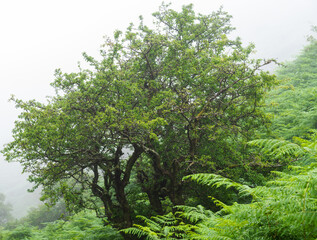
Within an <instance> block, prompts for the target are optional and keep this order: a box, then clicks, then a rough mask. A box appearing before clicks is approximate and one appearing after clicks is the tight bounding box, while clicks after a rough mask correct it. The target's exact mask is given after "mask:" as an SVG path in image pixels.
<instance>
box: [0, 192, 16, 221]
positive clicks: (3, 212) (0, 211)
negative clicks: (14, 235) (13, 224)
mask: <svg viewBox="0 0 317 240" xmlns="http://www.w3.org/2000/svg"><path fill="white" fill-rule="evenodd" d="M11 211H12V206H11V205H10V204H9V203H5V195H4V194H2V193H0V226H3V225H5V224H6V223H7V222H8V221H10V220H12V219H13V217H12V215H11Z"/></svg>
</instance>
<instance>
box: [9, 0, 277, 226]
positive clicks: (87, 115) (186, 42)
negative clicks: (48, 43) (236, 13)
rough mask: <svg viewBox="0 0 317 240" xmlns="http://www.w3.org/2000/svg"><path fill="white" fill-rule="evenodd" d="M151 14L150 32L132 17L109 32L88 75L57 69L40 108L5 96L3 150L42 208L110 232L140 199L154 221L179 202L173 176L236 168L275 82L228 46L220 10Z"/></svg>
mask: <svg viewBox="0 0 317 240" xmlns="http://www.w3.org/2000/svg"><path fill="white" fill-rule="evenodd" d="M153 16H154V17H155V19H156V26H155V28H153V29H151V28H149V27H147V26H145V25H144V24H143V22H142V20H141V22H140V25H139V27H138V28H135V27H134V26H133V25H130V27H129V28H128V29H127V31H126V32H125V33H124V34H123V33H122V32H120V31H117V32H115V34H114V39H113V40H107V42H106V43H105V47H104V49H102V51H101V54H102V57H103V59H102V60H101V61H100V62H98V61H97V60H95V59H93V58H92V57H89V56H88V55H86V54H84V57H85V60H86V61H87V62H88V63H89V64H90V65H91V66H92V67H93V70H83V69H80V71H79V72H78V73H70V74H63V73H62V72H61V71H60V70H58V71H57V72H56V80H55V81H54V83H53V84H52V85H53V86H54V87H55V89H56V92H57V94H56V96H55V97H52V98H50V99H49V102H48V103H46V104H43V103H39V102H37V101H35V100H31V101H22V100H18V99H15V98H13V100H14V101H15V103H16V106H17V107H18V108H19V109H21V111H22V113H21V114H20V116H19V120H18V121H16V123H15V129H14V131H13V137H14V140H13V141H12V142H11V143H9V144H8V145H7V146H6V147H5V149H4V150H3V153H4V155H5V156H6V159H7V160H9V161H11V160H14V161H19V162H20V163H21V164H22V165H23V167H24V171H25V172H29V173H30V178H29V180H30V181H32V182H34V183H35V184H36V186H39V185H42V186H43V193H44V199H45V198H46V199H51V200H53V201H54V200H57V199H58V198H60V197H63V198H64V199H65V201H66V203H67V204H68V205H69V206H71V205H72V206H75V207H79V208H95V209H96V210H99V211H100V210H103V211H104V214H105V215H106V216H107V218H108V221H110V222H111V223H112V224H113V225H114V226H116V227H118V228H125V227H129V226H131V225H132V223H133V219H134V216H135V213H134V205H135V204H137V202H138V200H143V199H144V197H146V198H148V201H149V204H150V207H151V209H152V211H153V212H155V213H164V212H165V210H166V209H165V208H164V206H163V201H164V204H170V205H172V206H173V205H179V204H184V202H185V199H184V196H185V194H186V192H185V189H184V188H185V186H184V184H183V181H182V178H183V176H185V175H188V174H191V173H196V172H206V171H213V172H216V171H219V170H224V169H226V168H227V167H228V166H230V165H231V164H232V163H235V164H237V163H241V162H242V160H243V161H247V160H245V159H243V158H242V157H241V155H239V153H238V152H239V151H240V150H241V151H243V149H244V143H245V141H246V140H247V139H249V138H250V136H251V135H252V132H253V130H254V129H255V128H256V127H258V126H259V125H262V124H263V123H264V122H265V121H266V119H265V116H264V114H263V112H262V111H261V104H262V98H263V95H264V93H265V92H266V91H267V90H268V89H269V88H270V87H271V86H272V85H273V84H274V82H275V77H274V76H272V75H269V74H268V73H266V72H263V71H261V67H262V66H264V65H266V64H269V63H270V62H271V61H264V60H252V59H250V58H249V55H250V53H251V52H252V51H253V46H248V47H246V48H244V47H243V46H242V43H241V41H240V40H239V39H236V40H230V39H229V38H228V36H227V34H229V33H230V32H231V31H232V29H233V28H232V27H231V26H230V16H229V15H228V14H227V13H225V12H223V11H222V10H219V11H217V12H215V13H213V14H211V15H201V14H198V15H197V14H195V12H194V11H193V9H192V5H188V6H184V7H183V9H182V11H181V12H176V11H174V10H171V9H170V8H168V6H164V5H163V6H162V7H161V9H160V11H159V12H157V13H154V14H153ZM242 164H243V163H242ZM238 165H239V164H238ZM131 176H133V178H132V177H131ZM132 180H133V184H135V185H136V186H137V187H138V192H137V191H134V193H135V195H134V196H133V199H134V200H133V201H132V200H131V199H132V197H131V195H129V193H131V192H130V191H128V190H129V189H131V188H132V187H134V186H131V184H130V182H131V181H132Z"/></svg>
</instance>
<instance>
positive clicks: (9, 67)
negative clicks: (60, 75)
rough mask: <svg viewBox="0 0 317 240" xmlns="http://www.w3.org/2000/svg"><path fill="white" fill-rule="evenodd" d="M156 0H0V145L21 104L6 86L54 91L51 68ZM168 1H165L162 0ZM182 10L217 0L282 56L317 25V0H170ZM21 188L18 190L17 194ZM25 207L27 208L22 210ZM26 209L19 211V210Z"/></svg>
mask: <svg viewBox="0 0 317 240" xmlns="http://www.w3.org/2000/svg"><path fill="white" fill-rule="evenodd" d="M161 2H162V1H159V0H134V1H131V0H115V1H106V0H89V1H88V0H85V1H84V0H63V1H62V0H54V1H53V0H28V1H25V0H10V1H9V0H7V1H5V0H3V1H0V31H1V33H0V34H1V35H0V36H1V37H0V70H1V74H0V84H1V87H0V116H1V118H0V126H1V127H0V136H1V137H0V145H1V146H2V145H3V144H5V143H7V142H8V141H10V140H11V130H12V128H13V126H14V121H15V120H16V119H17V115H18V112H17V110H16V109H15V108H14V104H13V103H10V102H8V99H9V98H10V95H11V94H14V95H15V96H17V97H18V98H22V99H24V100H27V99H33V98H34V99H37V100H41V101H43V100H44V99H45V96H47V95H52V94H54V91H53V89H52V88H51V87H50V85H49V84H50V83H51V82H52V81H53V80H54V75H53V74H54V70H55V69H56V68H61V69H62V71H64V72H71V71H76V70H77V63H78V61H82V57H81V54H82V52H87V53H88V54H89V55H92V56H98V50H99V47H100V45H101V44H102V43H103V36H105V35H107V36H112V33H113V31H114V30H116V29H120V30H124V29H125V28H126V27H127V26H128V24H129V23H130V22H135V23H137V21H138V16H139V15H143V16H144V19H145V22H151V21H152V18H151V13H153V12H155V11H157V10H158V7H159V5H160V4H161ZM166 2H168V1H166ZM170 2H171V3H172V8H174V9H177V10H179V9H180V7H181V6H182V5H184V4H189V3H193V4H194V9H195V10H196V11H197V12H200V13H204V14H208V13H211V12H212V11H216V10H217V9H218V8H219V7H220V6H221V5H223V7H224V10H225V11H227V12H229V14H231V15H232V16H233V19H232V25H233V26H234V27H236V28H237V30H236V31H235V33H234V35H235V36H240V37H241V38H242V41H243V42H245V43H249V42H253V43H254V44H255V45H256V50H257V53H256V56H257V57H261V58H276V59H277V60H278V61H285V60H288V59H291V58H293V57H295V56H296V55H297V54H298V53H299V51H300V49H301V48H302V47H303V46H304V45H305V43H306V40H305V39H306V36H307V35H309V34H310V29H311V26H312V25H317V14H316V12H317V1H316V0H222V1H221V0H192V1H187V0H183V1H182V0H172V1H170ZM2 159H3V157H2V156H1V155H0V192H3V193H5V194H6V195H7V199H8V200H9V201H11V202H12V203H14V204H15V205H20V206H21V205H23V204H25V202H26V200H25V199H23V198H25V195H23V194H24V193H23V194H22V193H21V191H22V192H25V191H26V188H27V185H26V184H25V180H24V179H25V176H24V177H23V176H22V177H21V174H20V172H21V169H20V168H19V167H18V165H17V164H13V163H10V164H9V163H5V162H4V161H3V160H2ZM21 196H23V197H21ZM23 211H24V210H23ZM24 213H25V211H24V212H21V211H20V212H19V213H17V211H16V213H15V214H16V215H17V216H21V215H22V214H24Z"/></svg>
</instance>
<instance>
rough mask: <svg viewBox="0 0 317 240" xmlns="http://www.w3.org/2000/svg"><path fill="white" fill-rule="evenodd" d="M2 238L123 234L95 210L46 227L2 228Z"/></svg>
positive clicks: (95, 238)
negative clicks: (96, 213)
mask: <svg viewBox="0 0 317 240" xmlns="http://www.w3.org/2000/svg"><path fill="white" fill-rule="evenodd" d="M0 234H1V235H0V236H2V238H0V239H2V240H13V239H19V240H20V239H32V240H56V239H65V240H68V239H77V240H80V239H82V240H86V239H87V240H99V239H100V240H101V239H113V240H121V239H122V237H121V235H120V234H119V233H118V232H117V231H116V230H114V229H113V228H111V227H110V226H108V225H105V222H104V221H103V220H102V219H100V218H97V217H96V215H95V213H94V212H91V211H87V212H80V213H78V214H76V215H74V216H71V217H70V218H69V220H67V221H65V220H57V221H55V222H50V223H47V224H46V227H44V228H42V229H38V228H35V227H32V226H28V225H22V224H20V225H19V226H17V227H16V228H14V229H11V230H2V231H1V230H0Z"/></svg>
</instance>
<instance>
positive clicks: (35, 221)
mask: <svg viewBox="0 0 317 240" xmlns="http://www.w3.org/2000/svg"><path fill="white" fill-rule="evenodd" d="M69 215H70V213H69V212H68V211H67V210H66V206H65V203H63V202H59V203H57V204H56V205H55V206H52V207H48V206H46V205H41V206H38V207H37V208H35V207H33V208H31V209H30V210H29V211H28V214H27V216H25V217H24V218H22V219H21V220H20V221H19V222H20V223H22V224H23V223H26V224H29V225H31V226H34V227H38V228H43V227H45V226H46V225H47V223H49V222H54V221H56V220H60V219H64V220H65V219H67V217H68V216H69Z"/></svg>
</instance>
